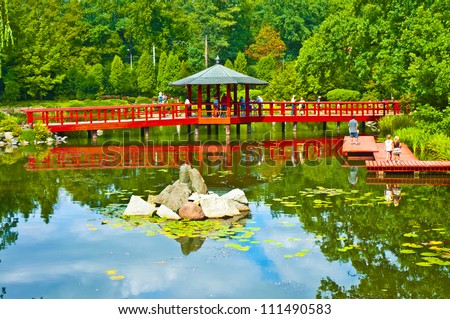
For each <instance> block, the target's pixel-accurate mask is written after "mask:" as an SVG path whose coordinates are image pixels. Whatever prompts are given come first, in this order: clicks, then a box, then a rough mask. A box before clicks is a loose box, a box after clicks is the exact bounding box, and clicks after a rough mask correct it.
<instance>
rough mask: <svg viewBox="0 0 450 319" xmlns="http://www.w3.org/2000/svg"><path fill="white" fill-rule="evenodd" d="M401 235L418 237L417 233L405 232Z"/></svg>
mask: <svg viewBox="0 0 450 319" xmlns="http://www.w3.org/2000/svg"><path fill="white" fill-rule="evenodd" d="M403 236H405V237H418V236H419V235H417V234H416V233H406V234H403Z"/></svg>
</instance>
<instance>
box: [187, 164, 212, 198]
mask: <svg viewBox="0 0 450 319" xmlns="http://www.w3.org/2000/svg"><path fill="white" fill-rule="evenodd" d="M188 174H189V179H190V182H189V186H190V189H191V190H192V191H193V192H197V193H199V194H206V193H208V187H207V186H206V184H205V180H204V179H203V177H202V175H200V172H199V171H198V170H197V169H196V168H192V169H190V170H189V171H188Z"/></svg>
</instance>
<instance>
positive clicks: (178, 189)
mask: <svg viewBox="0 0 450 319" xmlns="http://www.w3.org/2000/svg"><path fill="white" fill-rule="evenodd" d="M189 195H190V190H189V187H188V185H187V184H185V183H180V181H176V182H175V183H173V184H172V185H169V186H167V187H166V188H165V189H164V190H163V191H162V192H161V193H160V194H159V195H158V196H156V198H155V199H154V200H153V201H154V203H155V204H161V205H166V206H167V207H168V208H170V209H171V210H173V211H174V212H176V211H178V210H179V209H180V207H181V206H183V204H184V203H187V202H188V198H189Z"/></svg>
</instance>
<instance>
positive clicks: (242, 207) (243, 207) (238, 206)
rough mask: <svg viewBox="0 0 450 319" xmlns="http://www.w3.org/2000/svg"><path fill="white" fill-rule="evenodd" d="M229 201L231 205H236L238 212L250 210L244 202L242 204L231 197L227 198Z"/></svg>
mask: <svg viewBox="0 0 450 319" xmlns="http://www.w3.org/2000/svg"><path fill="white" fill-rule="evenodd" d="M229 203H230V205H231V206H234V207H236V208H237V209H238V210H239V212H241V213H245V212H249V211H250V207H249V206H248V205H246V204H242V203H240V202H237V201H235V200H232V199H230V200H229Z"/></svg>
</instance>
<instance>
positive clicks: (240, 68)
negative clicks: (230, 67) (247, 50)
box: [234, 52, 247, 74]
mask: <svg viewBox="0 0 450 319" xmlns="http://www.w3.org/2000/svg"><path fill="white" fill-rule="evenodd" d="M234 69H235V70H236V71H237V72H240V73H242V74H247V59H246V58H245V54H244V53H242V52H239V53H238V55H237V56H236V60H234Z"/></svg>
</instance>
